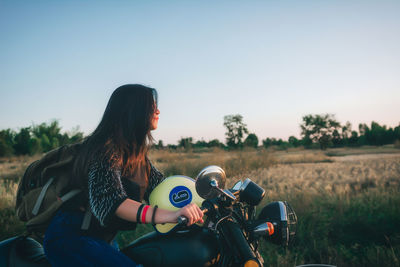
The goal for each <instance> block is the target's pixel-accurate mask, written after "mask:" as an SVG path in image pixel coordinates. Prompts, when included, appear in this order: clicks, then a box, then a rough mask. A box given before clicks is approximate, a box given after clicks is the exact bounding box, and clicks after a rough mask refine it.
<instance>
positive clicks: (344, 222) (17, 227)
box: [0, 146, 400, 266]
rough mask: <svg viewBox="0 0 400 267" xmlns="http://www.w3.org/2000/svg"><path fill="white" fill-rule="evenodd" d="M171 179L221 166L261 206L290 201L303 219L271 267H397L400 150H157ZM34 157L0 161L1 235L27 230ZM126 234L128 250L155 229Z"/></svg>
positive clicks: (267, 255)
mask: <svg viewBox="0 0 400 267" xmlns="http://www.w3.org/2000/svg"><path fill="white" fill-rule="evenodd" d="M150 157H151V159H152V160H153V162H154V164H155V165H156V166H157V167H158V168H160V169H161V170H162V171H163V172H164V173H165V174H166V175H167V176H169V175H173V174H184V175H187V176H191V177H195V176H196V175H197V173H198V172H199V171H200V170H201V169H202V168H203V167H205V166H207V165H211V164H213V165H219V166H221V167H223V168H224V169H225V170H226V172H227V176H228V181H227V185H228V186H231V185H232V184H233V183H234V182H236V181H237V180H238V179H244V178H246V177H249V178H251V179H252V180H253V181H254V182H256V183H258V184H259V185H261V186H262V187H263V188H264V189H266V191H267V196H266V198H265V199H264V201H263V203H262V204H261V205H260V206H262V205H265V204H266V203H268V202H270V201H275V200H287V201H289V203H291V204H292V206H293V208H294V210H295V211H296V213H297V215H298V219H299V222H298V234H297V237H296V242H295V244H294V245H293V246H291V247H289V248H281V247H277V246H275V245H272V244H267V243H263V244H262V247H261V252H262V255H263V256H264V259H265V261H266V262H265V265H266V266H295V265H300V264H305V263H325V264H333V265H337V266H379V265H380V266H400V262H399V261H400V150H399V149H396V148H394V147H393V146H386V147H379V148H377V147H365V148H354V149H330V150H327V151H319V150H301V149H293V150H288V151H273V150H270V151H265V150H260V151H255V150H248V151H241V152H226V151H223V150H212V151H210V150H207V151H201V152H196V151H191V152H183V151H182V152H171V151H167V150H165V151H152V152H151V154H150ZM32 160H33V158H28V157H21V158H11V159H0V225H1V228H0V238H1V239H5V238H7V237H10V236H13V235H16V234H19V233H21V232H22V231H23V229H24V226H23V224H22V223H21V222H19V221H18V220H17V219H16V218H15V215H14V209H13V205H14V201H15V199H14V198H15V192H16V188H17V186H16V183H17V182H18V180H19V179H20V177H21V175H22V174H23V171H24V169H25V168H26V166H27V164H28V163H29V162H30V161H32ZM150 230H151V227H148V226H147V227H144V226H142V227H138V229H137V231H136V232H122V233H121V234H120V235H119V236H118V242H119V243H120V244H121V245H126V244H127V243H129V242H131V241H132V239H134V238H136V237H138V236H140V235H141V234H143V233H145V232H147V231H150Z"/></svg>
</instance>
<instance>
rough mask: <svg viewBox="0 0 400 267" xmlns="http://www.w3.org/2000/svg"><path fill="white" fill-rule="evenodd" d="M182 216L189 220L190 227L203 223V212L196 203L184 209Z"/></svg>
mask: <svg viewBox="0 0 400 267" xmlns="http://www.w3.org/2000/svg"><path fill="white" fill-rule="evenodd" d="M181 214H182V215H183V216H185V217H186V218H187V219H188V225H192V224H194V223H196V222H198V221H200V222H203V219H202V217H203V211H202V210H201V209H200V208H199V207H198V206H197V205H196V204H194V203H191V204H188V205H186V206H185V207H183V208H182V209H181Z"/></svg>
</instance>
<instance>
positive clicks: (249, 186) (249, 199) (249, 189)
mask: <svg viewBox="0 0 400 267" xmlns="http://www.w3.org/2000/svg"><path fill="white" fill-rule="evenodd" d="M264 196H265V190H264V189H263V188H262V187H260V186H259V185H257V184H256V183H254V182H253V181H252V180H250V179H249V178H247V179H246V180H244V182H243V184H242V186H241V187H240V189H239V198H240V201H242V202H245V203H247V204H250V205H253V206H257V205H258V204H260V202H261V200H262V199H263V198H264Z"/></svg>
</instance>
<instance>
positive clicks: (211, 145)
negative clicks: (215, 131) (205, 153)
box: [207, 139, 224, 147]
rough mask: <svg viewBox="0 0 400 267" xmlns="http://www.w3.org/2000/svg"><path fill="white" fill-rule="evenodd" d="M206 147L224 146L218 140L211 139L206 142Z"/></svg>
mask: <svg viewBox="0 0 400 267" xmlns="http://www.w3.org/2000/svg"><path fill="white" fill-rule="evenodd" d="M207 145H208V147H224V144H223V143H221V142H220V141H219V140H218V139H213V140H211V141H209V142H208V144H207Z"/></svg>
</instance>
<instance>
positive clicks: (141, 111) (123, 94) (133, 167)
mask: <svg viewBox="0 0 400 267" xmlns="http://www.w3.org/2000/svg"><path fill="white" fill-rule="evenodd" d="M156 110H157V91H156V90H155V89H153V88H150V87H146V86H144V85H140V84H127V85H123V86H120V87H118V88H117V89H116V90H115V91H114V92H113V94H112V95H111V97H110V100H109V101H108V104H107V107H106V109H105V111H104V115H103V117H102V119H101V121H100V123H99V125H98V126H97V128H96V129H95V130H94V131H93V133H92V134H90V135H89V136H88V137H87V138H86V139H85V140H84V142H83V146H82V149H81V151H80V152H79V154H78V156H77V159H76V161H75V165H74V173H75V177H76V178H77V180H76V181H75V184H77V185H78V186H84V185H85V182H84V180H85V179H82V176H84V177H87V171H88V165H89V163H90V162H91V160H93V159H94V158H95V157H98V156H99V155H101V157H102V160H104V159H106V160H108V161H109V162H110V163H111V164H112V166H114V167H116V168H119V169H120V170H121V173H122V175H124V176H133V175H134V174H135V172H136V171H137V170H138V169H140V168H142V167H148V163H147V152H148V149H149V146H150V144H151V143H152V142H153V138H152V136H151V133H150V131H151V122H152V119H153V116H154V113H155V112H156ZM84 177H83V178H84ZM146 178H147V177H146Z"/></svg>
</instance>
